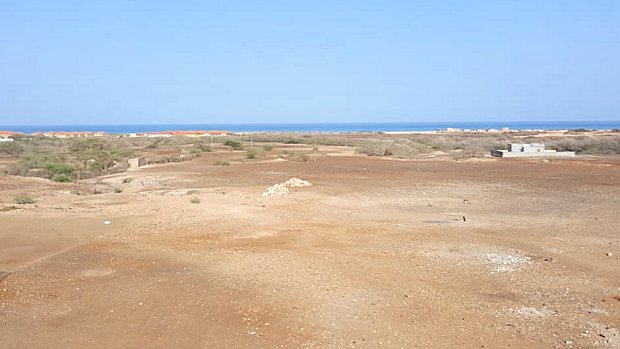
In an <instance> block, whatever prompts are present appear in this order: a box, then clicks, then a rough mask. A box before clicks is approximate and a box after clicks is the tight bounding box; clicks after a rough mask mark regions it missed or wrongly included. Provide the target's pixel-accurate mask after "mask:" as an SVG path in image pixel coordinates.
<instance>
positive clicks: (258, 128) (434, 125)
mask: <svg viewBox="0 0 620 349" xmlns="http://www.w3.org/2000/svg"><path fill="white" fill-rule="evenodd" d="M447 127H455V128H461V129H466V128H468V129H475V130H477V129H488V128H495V129H502V128H504V127H509V128H510V129H519V130H524V129H542V130H561V129H577V128H586V129H592V130H607V129H614V128H615V129H620V120H618V121H527V122H519V121H506V122H503V121H489V122H373V123H314V124H313V123H307V124H158V125H155V124H153V125H148V124H142V125H138V124H136V125H49V126H45V125H37V126H34V125H33V126H10V125H7V126H1V125H0V130H8V131H15V132H22V133H32V132H37V131H51V132H59V131H67V132H71V131H105V132H108V133H111V134H122V133H132V132H157V131H166V130H227V131H231V132H327V133H328V132H390V131H392V132H397V131H433V130H438V129H440V130H445V129H446V128H447Z"/></svg>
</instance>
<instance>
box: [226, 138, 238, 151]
mask: <svg viewBox="0 0 620 349" xmlns="http://www.w3.org/2000/svg"><path fill="white" fill-rule="evenodd" d="M224 145H225V146H227V147H231V148H233V149H234V150H240V149H242V148H243V146H242V145H241V142H239V141H234V140H231V139H229V140H227V141H225V142H224Z"/></svg>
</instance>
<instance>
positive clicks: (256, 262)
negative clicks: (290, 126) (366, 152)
mask: <svg viewBox="0 0 620 349" xmlns="http://www.w3.org/2000/svg"><path fill="white" fill-rule="evenodd" d="M212 163H213V159H212V158H201V159H198V160H194V161H192V162H185V163H178V164H169V165H162V166H156V167H150V168H145V169H141V170H139V171H136V172H130V173H124V174H121V175H115V176H110V177H109V178H107V179H106V181H107V182H109V183H112V184H113V185H123V189H124V191H123V192H122V193H108V194H101V195H74V194H71V193H70V190H71V189H72V185H71V184H51V183H49V181H44V180H36V179H26V178H19V177H9V176H0V185H1V186H2V192H3V193H5V196H4V197H3V199H2V200H3V203H4V204H5V206H6V205H8V204H9V203H10V198H11V197H12V196H13V195H17V194H19V193H29V194H32V195H34V196H36V197H37V204H36V206H35V205H29V206H28V207H26V208H25V209H19V210H14V211H7V212H0V271H5V272H8V273H10V274H8V276H6V275H7V274H6V273H5V274H0V347H2V348H24V347H29V348H33V347H39V348H49V347H52V348H60V347H63V348H84V347H89V348H95V347H100V348H104V347H105V348H135V347H151V348H170V347H209V348H239V347H249V348H275V347H282V348H300V347H302V348H349V347H350V348H377V347H385V348H413V347H423V348H427V347H431V348H446V347H456V346H459V347H467V348H479V347H486V348H500V347H515V348H551V347H562V348H563V347H574V348H578V347H579V348H588V347H608V348H620V334H619V332H618V328H620V258H618V256H620V234H619V232H618V226H620V217H619V216H618V213H619V212H620V160H619V159H617V158H601V159H594V160H584V159H576V160H565V161H553V162H552V163H543V162H539V161H520V160H512V161H510V160H498V159H491V160H476V161H474V160H472V161H458V162H457V161H448V160H437V161H435V160H430V161H394V160H381V159H372V158H367V157H361V156H333V157H332V156H326V157H317V158H315V159H313V160H312V161H310V162H308V163H302V162H294V161H280V162H277V161H272V162H248V163H245V164H233V165H232V166H230V167H217V166H212V165H211V164H212ZM126 177H132V178H133V180H132V181H131V183H128V184H121V181H122V179H123V178H126ZM291 177H298V178H302V179H304V180H307V181H309V182H311V183H313V185H312V186H311V187H304V188H292V189H291V192H290V193H289V195H287V196H284V197H279V198H264V197H261V195H260V194H261V193H262V191H263V190H265V188H267V187H269V186H271V185H273V184H275V183H280V182H283V181H285V180H287V179H288V178H291ZM188 190H196V191H197V193H194V194H192V193H189V194H188V193H187V191H188ZM191 197H198V198H200V200H201V202H200V203H198V204H192V203H190V201H189V200H190V198H191ZM463 217H465V221H464V220H463ZM105 220H110V221H111V222H112V224H110V225H104V224H103V221H105ZM608 252H611V253H612V255H611V256H607V255H606V254H607V253H608ZM2 275H5V276H2ZM3 277H4V279H2V278H3Z"/></svg>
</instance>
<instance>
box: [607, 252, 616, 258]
mask: <svg viewBox="0 0 620 349" xmlns="http://www.w3.org/2000/svg"><path fill="white" fill-rule="evenodd" d="M613 255H614V254H613V253H611V252H607V253H605V256H607V257H613Z"/></svg>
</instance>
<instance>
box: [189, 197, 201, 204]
mask: <svg viewBox="0 0 620 349" xmlns="http://www.w3.org/2000/svg"><path fill="white" fill-rule="evenodd" d="M189 202H191V203H192V204H199V203H200V198H199V197H196V196H193V197H192V198H191V199H189Z"/></svg>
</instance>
